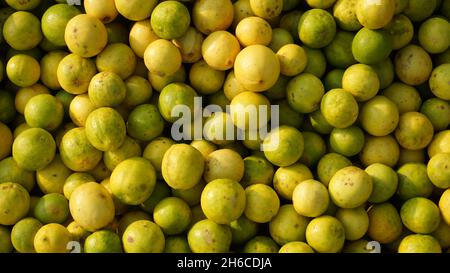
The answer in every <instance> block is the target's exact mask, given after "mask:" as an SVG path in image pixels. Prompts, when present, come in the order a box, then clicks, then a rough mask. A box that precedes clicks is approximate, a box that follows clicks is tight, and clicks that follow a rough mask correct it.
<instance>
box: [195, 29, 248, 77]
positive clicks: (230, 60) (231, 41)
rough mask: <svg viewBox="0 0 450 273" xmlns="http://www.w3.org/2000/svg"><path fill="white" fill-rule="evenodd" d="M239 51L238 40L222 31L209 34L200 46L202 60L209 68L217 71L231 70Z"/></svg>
mask: <svg viewBox="0 0 450 273" xmlns="http://www.w3.org/2000/svg"><path fill="white" fill-rule="evenodd" d="M224 48H226V49H227V50H224ZM240 50H241V46H240V45H239V41H238V39H237V38H236V37H235V36H234V35H233V34H231V33H229V32H228V31H223V30H220V31H216V32H213V33H211V34H210V35H209V36H208V37H206V39H205V40H204V41H203V44H202V55H203V59H204V60H205V62H206V63H207V64H208V65H209V66H211V67H212V68H214V69H217V70H228V69H230V68H232V67H233V65H234V62H235V60H236V56H237V55H238V53H239V51H240Z"/></svg>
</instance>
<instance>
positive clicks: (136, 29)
mask: <svg viewBox="0 0 450 273" xmlns="http://www.w3.org/2000/svg"><path fill="white" fill-rule="evenodd" d="M128 39H129V43H130V47H131V49H133V51H134V53H135V54H136V55H137V56H139V57H141V58H143V57H144V52H145V49H146V48H147V46H148V45H149V44H151V43H152V42H154V41H156V40H158V39H159V37H158V36H157V35H156V34H155V32H153V29H152V26H151V25H150V20H143V21H139V22H136V23H134V24H133V26H132V27H131V30H130V35H129V38H128Z"/></svg>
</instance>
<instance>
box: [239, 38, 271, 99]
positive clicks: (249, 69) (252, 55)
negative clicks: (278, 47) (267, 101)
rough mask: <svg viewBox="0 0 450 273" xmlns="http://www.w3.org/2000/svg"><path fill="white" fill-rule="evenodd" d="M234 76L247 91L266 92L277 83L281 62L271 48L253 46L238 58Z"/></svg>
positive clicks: (247, 48)
mask: <svg viewBox="0 0 450 273" xmlns="http://www.w3.org/2000/svg"><path fill="white" fill-rule="evenodd" d="M234 74H235V76H236V79H237V80H238V81H239V82H240V83H241V84H242V85H243V86H244V87H245V88H246V89H248V90H250V91H254V92H261V91H265V90H267V89H269V88H271V87H272V86H273V85H274V84H275V83H276V82H277V80H278V77H279V76H280V62H279V61H278V57H277V56H276V55H275V53H274V52H273V51H272V50H271V49H270V48H268V47H266V46H262V45H251V46H248V47H246V48H244V49H243V50H242V51H241V52H240V53H239V54H238V56H237V57H236V62H235V64H234Z"/></svg>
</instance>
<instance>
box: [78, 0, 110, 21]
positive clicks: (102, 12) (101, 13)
mask: <svg viewBox="0 0 450 273" xmlns="http://www.w3.org/2000/svg"><path fill="white" fill-rule="evenodd" d="M84 9H85V10H86V14H89V15H91V16H94V17H96V18H98V19H100V21H102V22H103V23H105V24H106V23H110V22H112V21H113V20H114V19H116V17H117V15H119V12H118V11H117V9H116V4H115V3H114V0H84Z"/></svg>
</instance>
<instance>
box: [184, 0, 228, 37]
mask: <svg viewBox="0 0 450 273" xmlns="http://www.w3.org/2000/svg"><path fill="white" fill-rule="evenodd" d="M233 11H234V10H233V4H232V3H231V1H230V0H198V1H195V4H194V7H193V8H192V20H193V22H194V25H195V27H196V28H197V29H198V30H200V31H201V32H202V33H204V34H206V35H208V34H210V33H212V32H214V31H218V30H225V29H227V28H228V27H229V26H230V25H231V23H232V22H233Z"/></svg>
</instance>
